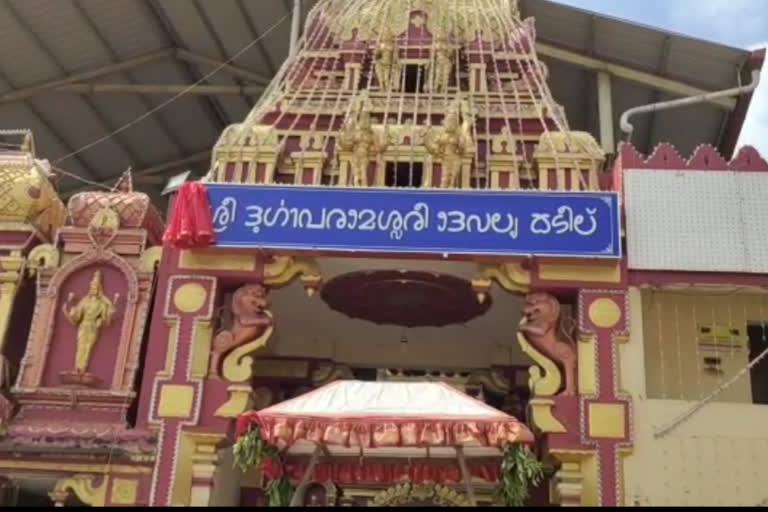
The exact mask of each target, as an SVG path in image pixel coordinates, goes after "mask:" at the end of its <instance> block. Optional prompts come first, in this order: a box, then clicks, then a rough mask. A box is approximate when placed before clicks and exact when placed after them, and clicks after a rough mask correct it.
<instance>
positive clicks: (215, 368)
mask: <svg viewBox="0 0 768 512" xmlns="http://www.w3.org/2000/svg"><path fill="white" fill-rule="evenodd" d="M268 307H269V302H268V301H267V290H266V289H265V288H264V286H262V285H260V284H252V285H246V286H243V287H242V288H240V289H238V290H237V291H236V292H235V294H234V295H233V296H232V313H233V315H234V321H233V325H232V327H231V328H230V329H229V330H226V331H222V332H220V333H219V334H217V335H216V338H215V339H214V341H213V351H212V353H211V363H210V374H211V375H214V376H219V375H221V374H222V373H223V374H224V376H225V378H227V379H228V380H230V381H231V382H243V381H245V380H247V379H248V377H250V374H251V371H250V366H251V363H252V362H253V361H252V359H251V358H250V357H248V355H247V354H249V353H253V352H255V351H257V350H259V349H260V348H262V347H263V346H264V345H266V343H267V341H268V340H269V338H270V337H271V335H272V330H273V322H272V315H271V313H270V312H269V310H268V309H267V308H268ZM241 349H247V350H248V352H247V353H244V350H241ZM222 361H223V362H224V364H223V366H224V367H223V368H220V365H221V362H222ZM246 366H247V367H248V371H242V369H241V367H242V368H244V367H246ZM243 377H245V378H243Z"/></svg>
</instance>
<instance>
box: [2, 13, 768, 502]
mask: <svg viewBox="0 0 768 512" xmlns="http://www.w3.org/2000/svg"><path fill="white" fill-rule="evenodd" d="M357 3H359V4H360V6H361V7H364V9H362V10H361V11H360V12H350V11H349V10H348V8H345V7H344V6H343V4H344V2H338V1H333V0H329V1H326V2H324V3H321V7H320V8H318V9H317V10H316V11H313V12H314V16H311V17H310V20H309V21H308V27H307V34H308V35H307V36H305V38H304V42H303V46H302V47H301V48H300V49H299V51H298V52H297V54H296V55H295V56H294V57H292V58H291V59H290V60H289V61H288V63H287V64H286V66H284V68H283V70H282V71H281V73H280V74H279V75H278V77H277V78H276V80H275V83H274V85H273V87H272V88H271V89H270V90H269V91H267V93H266V94H265V96H264V99H263V100H262V101H261V102H260V103H259V105H257V106H256V107H255V108H254V111H253V112H252V114H251V115H250V116H249V118H248V119H246V120H245V121H244V123H242V124H239V125H235V126H232V127H230V128H228V129H227V130H226V131H225V132H224V134H223V135H222V137H221V139H220V141H219V143H218V144H217V146H216V148H215V149H214V158H213V162H212V166H211V172H210V174H209V175H208V177H207V178H206V179H205V180H203V183H202V185H203V186H205V185H206V184H210V183H236V184H241V185H243V186H248V185H259V184H283V185H289V186H296V187H302V186H306V185H313V186H328V187H390V188H398V187H410V188H424V189H432V188H444V189H451V190H458V191H462V192H466V193H467V194H472V193H473V191H477V190H478V189H492V190H496V191H505V190H506V191H515V190H519V189H527V190H529V191H530V193H532V194H535V193H537V191H539V192H542V191H546V192H551V191H560V192H565V191H568V192H571V193H576V194H578V193H589V192H596V191H607V192H616V193H618V194H619V195H621V194H623V192H624V186H625V185H624V177H625V176H626V175H627V173H629V172H631V171H636V170H642V171H644V172H660V173H664V172H665V170H685V171H686V172H694V171H700V172H702V173H704V172H733V173H757V172H763V171H766V170H768V165H767V164H766V162H765V161H764V160H763V159H762V158H761V157H760V156H759V155H758V154H757V152H756V151H754V150H752V149H750V148H745V149H743V150H742V152H741V153H740V154H739V155H738V156H737V158H735V159H734V160H733V161H731V162H726V161H725V160H724V159H723V158H722V157H721V156H720V155H718V154H717V152H716V151H715V150H714V149H712V148H710V147H708V146H702V147H700V148H699V149H698V150H697V151H696V153H695V154H694V155H693V156H692V157H691V159H690V160H688V161H685V160H683V159H682V158H680V157H679V156H678V155H677V153H676V152H675V150H674V148H672V147H670V146H668V145H661V146H660V147H659V148H657V150H656V152H655V153H654V154H653V155H651V156H649V157H647V158H646V157H644V156H641V155H639V154H638V153H637V152H636V151H635V150H634V149H633V148H632V147H631V146H629V145H624V146H622V147H621V148H620V150H619V155H618V158H617V159H616V161H615V164H614V165H613V166H612V167H611V168H610V169H608V170H603V168H602V167H603V161H604V155H603V154H602V151H601V150H600V148H599V146H598V145H597V144H596V143H595V141H594V140H593V139H592V137H591V136H590V135H588V134H584V133H578V132H571V131H570V130H568V128H567V122H566V121H565V120H564V118H563V115H562V110H561V109H560V108H559V107H558V106H557V105H556V104H555V103H554V101H553V100H552V98H551V94H550V93H549V90H548V87H547V83H546V80H547V72H546V68H545V67H544V66H543V64H541V63H540V62H539V61H538V60H537V59H536V56H535V50H534V47H533V44H532V43H533V41H534V40H535V30H534V28H533V22H532V21H530V20H529V21H525V22H523V21H521V20H519V19H518V18H517V16H516V11H515V10H514V9H512V8H511V7H510V8H509V9H508V10H505V11H504V14H501V11H499V10H498V9H497V7H496V4H500V3H501V2H486V3H482V2H481V4H482V5H483V6H484V7H483V9H482V10H481V13H480V15H481V17H477V16H479V15H477V14H471V13H469V12H466V10H465V9H462V8H461V7H460V4H456V3H454V2H445V4H440V5H437V4H436V3H435V2H429V1H427V0H424V1H417V0H413V2H412V6H411V8H410V9H407V8H404V4H403V2H399V1H394V0H393V1H390V2H381V4H379V2H367V1H366V2H357ZM406 3H407V2H406ZM486 4H487V5H486ZM510 5H511V4H510ZM387 9H390V10H391V12H383V11H386V10H387ZM377 10H379V11H382V10H383V11H382V12H378V14H377ZM387 14H388V15H389V17H387V16H384V15H387ZM382 16H383V17H382ZM381 19H387V20H388V21H387V22H386V23H382V22H381ZM355 20H356V21H355ZM484 20H485V22H486V23H484ZM486 24H487V28H485V29H481V28H480V26H481V25H486ZM21 136H22V139H23V140H22V144H20V149H19V150H18V151H5V152H2V153H0V187H1V188H0V191H2V196H3V197H4V202H3V203H1V204H0V240H1V241H2V242H1V243H0V270H1V272H0V340H2V355H3V367H2V371H3V376H4V378H3V379H2V384H3V388H2V396H0V402H1V405H2V408H1V411H2V417H1V418H0V420H1V421H2V429H3V430H2V438H1V439H0V475H2V476H3V486H2V489H3V492H4V495H3V498H4V499H5V500H7V502H8V503H19V504H21V503H43V502H46V503H49V504H50V503H51V502H53V503H54V504H56V505H60V506H63V505H77V504H87V505H92V506H106V505H121V506H169V505H173V506H184V505H187V506H188V505H193V506H214V505H230V506H237V505H246V506H247V505H257V504H263V503H264V502H265V501H264V489H263V487H264V481H263V478H262V475H260V474H259V473H258V472H255V471H252V472H250V473H247V474H242V473H241V472H240V471H239V470H237V469H235V468H234V467H233V463H232V461H233V458H232V445H233V442H234V441H235V439H234V438H233V436H234V428H235V421H236V419H237V417H238V416H239V415H240V414H242V413H243V412H245V411H247V410H249V409H253V408H257V409H258V408H262V407H266V406H268V405H271V404H274V403H277V402H280V401H282V400H285V399H288V398H291V397H293V396H297V395H299V394H302V393H304V392H306V391H309V390H311V389H314V388H317V387H320V386H322V385H324V384H327V383H329V382H332V381H334V380H338V379H351V378H355V379H361V380H366V379H376V380H396V381H397V380H399V381H403V380H418V379H422V380H423V379H429V380H441V381H444V382H448V383H450V384H451V385H453V386H456V387H458V388H460V389H462V390H464V391H466V392H468V393H470V394H473V396H476V397H478V398H479V399H482V400H485V401H487V402H488V403H490V404H493V405H494V406H497V407H499V408H501V409H503V410H505V411H507V412H510V413H512V414H514V415H515V416H517V417H518V418H521V419H525V420H526V422H527V423H528V424H529V425H530V426H531V427H532V428H533V429H534V430H535V432H536V434H537V446H536V451H537V453H538V454H539V455H540V456H541V457H542V458H545V459H546V460H547V461H549V462H550V471H549V473H548V475H547V482H548V485H547V486H542V488H541V489H540V492H538V493H535V496H534V498H533V502H535V503H537V504H547V503H550V504H557V505H563V506H566V505H580V504H581V505H606V506H611V505H622V504H627V503H628V501H629V498H628V497H627V494H628V493H627V488H626V485H625V483H624V468H625V463H626V459H627V458H628V457H630V456H631V455H632V453H633V449H634V427H633V425H634V424H633V391H632V390H631V389H629V388H628V386H626V385H625V383H624V381H623V380H622V379H623V378H625V376H626V375H625V374H628V373H629V372H627V371H625V370H624V369H625V366H623V365H624V364H626V363H625V362H623V361H622V360H621V357H620V354H621V353H622V351H623V350H624V349H622V347H623V346H625V345H626V344H627V343H628V342H629V341H630V334H631V333H632V332H634V331H633V330H634V329H639V328H640V326H638V325H631V324H630V319H631V318H634V316H633V313H632V308H631V288H632V287H642V286H643V285H644V284H646V283H647V282H650V281H652V280H658V279H662V280H663V279H667V278H669V275H670V274H667V273H664V272H661V273H657V274H653V273H648V272H635V271H633V270H632V269H630V268H629V263H628V259H627V257H626V256H624V257H617V258H608V259H584V258H567V257H547V256H537V255H525V256H509V257H489V256H480V255H478V256H476V257H472V256H466V255H465V256H463V257H460V258H456V259H455V260H454V259H452V258H448V261H446V258H444V257H443V255H431V256H430V255H421V256H420V257H413V256H412V255H408V256H407V257H406V255H403V254H398V253H397V252H396V251H395V252H391V251H390V252H382V253H380V254H376V253H368V254H366V255H365V256H364V257H362V256H351V257H350V255H339V254H336V253H333V252H332V251H289V250H269V249H268V248H263V247H251V248H245V249H237V250H236V249H231V248H225V247H220V246H217V245H216V244H215V240H213V241H210V240H209V241H208V242H209V243H207V244H206V243H203V242H201V241H200V240H197V241H195V240H192V241H191V242H190V239H195V238H196V237H200V236H201V234H208V235H211V234H212V233H200V232H190V233H187V235H188V236H187V238H188V239H187V243H186V244H180V243H179V239H178V238H177V239H172V240H169V239H168V237H166V243H165V244H164V243H163V233H164V231H165V229H166V226H165V221H164V216H163V215H161V213H160V212H158V211H157V210H156V209H155V208H154V207H153V206H152V204H151V203H150V201H149V199H148V197H147V196H146V195H144V194H142V193H138V192H135V191H133V188H132V184H131V178H130V175H126V176H125V177H124V178H123V179H121V181H120V182H119V183H118V184H117V186H116V187H115V189H114V190H113V191H112V192H85V193H81V194H78V195H76V196H74V197H73V198H72V199H71V200H70V201H69V203H68V205H67V206H65V205H64V204H63V203H62V202H61V200H60V199H59V197H58V196H57V194H56V191H55V189H54V188H53V186H52V185H51V184H50V182H49V180H48V177H47V176H48V170H47V168H46V164H45V162H44V161H41V160H39V159H37V157H36V155H35V151H34V144H33V142H32V137H31V135H30V134H21ZM177 199H178V198H172V199H171V212H169V215H168V217H169V222H170V224H171V225H174V223H178V222H180V221H179V216H182V217H183V216H184V214H183V212H180V208H175V207H174V206H178V203H177V204H176V205H174V202H175V201H176V200H177ZM190 204H191V203H190ZM203 204H204V203H203ZM212 213H215V212H212ZM172 214H173V215H176V217H173V215H172ZM192 217H194V215H192V216H191V217H190V215H189V212H187V214H186V218H192ZM202 217H205V215H203V216H202ZM624 217H625V216H624V215H623V216H622V219H623V220H625V218H624ZM193 231H194V230H193ZM178 234H179V233H178V232H177V233H176V235H178ZM210 242H213V243H210ZM182 245H183V247H182ZM393 272H394V273H395V274H397V275H396V276H395V278H393V277H392V273H393ZM675 275H676V276H677V277H674V279H677V280H680V279H682V280H685V279H693V278H692V277H690V276H689V277H685V276H682V275H681V274H679V273H678V274H675ZM723 279H726V280H727V279H728V278H727V277H724V278H723ZM297 290H298V291H302V290H303V292H306V293H303V292H302V293H297ZM307 296H308V297H307ZM526 296H527V299H525V297H526ZM413 297H421V298H424V297H427V298H428V299H429V300H421V301H415V302H412V303H410V304H411V306H413V305H414V304H417V305H418V307H416V308H414V307H408V306H407V304H409V303H408V301H409V300H413ZM403 304H406V306H404V305H403ZM446 304H449V305H450V306H451V307H445V306H446ZM483 304H484V305H483ZM457 308H458V310H459V311H462V312H469V316H470V317H472V316H474V317H479V318H483V317H488V315H491V312H492V311H493V310H494V309H496V310H497V311H499V310H501V313H500V316H495V317H489V318H490V320H488V324H487V325H486V324H482V323H467V325H466V326H459V327H457V326H455V325H452V324H453V323H454V322H453V320H454V319H453V318H451V317H450V316H451V315H456V311H457ZM527 308H531V309H530V310H528V309H527ZM331 309H333V310H334V311H335V312H337V313H347V316H344V317H343V316H334V315H335V313H334V314H332V313H331ZM353 311H354V315H352V313H351V312H353ZM523 315H527V316H528V318H529V320H531V321H533V322H536V324H537V325H541V326H542V328H543V329H544V331H552V329H553V328H554V327H555V326H566V327H564V328H563V329H562V330H563V332H566V335H565V336H561V335H560V334H557V335H554V336H553V337H551V339H549V338H547V339H541V338H536V337H533V336H530V335H526V333H525V332H522V331H518V323H519V321H520V319H521V318H522V316H523ZM350 316H353V318H354V322H353V321H352V320H349V318H348V317H350ZM459 316H461V315H459ZM393 317H395V318H400V319H401V322H400V324H397V321H395V322H394V323H395V324H396V325H398V327H403V326H405V327H403V329H402V330H397V331H396V332H395V336H396V337H397V338H398V339H399V343H398V342H397V341H396V342H395V343H394V345H386V346H384V347H383V348H379V345H380V344H379V345H377V344H376V342H375V340H376V339H378V338H376V337H377V336H382V337H386V336H389V335H390V334H392V332H391V331H387V332H386V333H384V334H381V332H383V331H380V330H379V331H374V330H372V329H378V328H379V326H380V325H381V324H385V323H387V322H386V321H385V320H383V319H384V318H386V319H389V320H391V319H392V318H393ZM363 321H367V322H366V323H365V324H363V323H360V322H363ZM478 322H480V321H479V320H478ZM412 325H415V326H417V328H414V329H413V330H410V326H412ZM371 326H373V327H371ZM438 326H439V327H438ZM419 328H423V329H425V330H419ZM333 329H335V330H334V331H333V332H332V333H331V334H328V333H327V332H326V331H329V330H333ZM430 329H431V330H430ZM345 333H346V336H345ZM494 336H501V337H504V338H506V339H508V340H511V344H512V348H511V349H509V348H502V350H501V352H499V351H497V350H496V349H497V348H498V347H496V345H498V343H496V342H494V343H495V345H494V344H492V343H490V342H489V344H488V346H487V347H486V346H485V345H483V342H482V341H480V340H481V339H484V338H486V337H487V338H492V337H494ZM568 338H570V340H571V341H570V342H569V340H568ZM331 339H332V342H331V341H328V340H331ZM326 342H327V343H328V347H331V348H327V347H326V348H323V347H325V346H326V345H324V344H325V343H326ZM366 343H368V345H367V346H366ZM494 347H495V348H494ZM486 349H487V350H486ZM481 352H482V354H481ZM486 352H487V354H486ZM500 354H501V355H500ZM532 362H533V366H531V364H532ZM529 366H530V369H529ZM356 464H359V466H356V467H357V468H358V469H354V468H353V469H349V468H348V470H345V471H336V472H333V471H326V472H322V475H321V474H320V473H318V474H317V481H316V482H315V484H317V486H318V489H322V492H321V494H322V500H323V502H324V503H327V504H331V505H344V504H354V503H357V504H365V503H368V502H377V503H378V502H381V497H380V496H383V495H384V494H385V493H387V492H388V491H389V490H390V489H391V488H393V487H394V486H396V485H397V483H398V482H397V481H393V480H392V472H391V471H389V472H388V471H386V470H382V469H381V466H380V465H378V466H377V465H376V464H374V463H372V462H371V463H370V466H367V464H369V463H368V462H366V461H357V462H356ZM387 475H389V476H387ZM495 484H496V482H494V481H492V480H489V481H483V479H482V478H479V481H478V485H479V488H480V489H481V491H480V494H481V495H482V489H486V490H487V491H488V495H489V496H490V494H492V489H493V486H494V485H495ZM484 486H485V487H484ZM457 488H459V489H460V488H461V485H460V484H459V483H457ZM41 489H42V491H41ZM377 496H378V498H377ZM312 499H313V500H315V501H313V503H316V502H317V499H318V498H317V496H314V497H313V498H312ZM36 500H37V501H36ZM377 500H378V501H377Z"/></svg>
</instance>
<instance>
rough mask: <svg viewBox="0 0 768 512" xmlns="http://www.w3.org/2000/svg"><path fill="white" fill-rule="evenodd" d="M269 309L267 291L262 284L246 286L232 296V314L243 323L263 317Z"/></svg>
mask: <svg viewBox="0 0 768 512" xmlns="http://www.w3.org/2000/svg"><path fill="white" fill-rule="evenodd" d="M268 307H269V301H268V300H267V289H266V288H265V287H264V286H263V285H260V284H248V285H245V286H243V287H242V288H240V289H238V290H237V291H236V292H235V294H234V295H233V296H232V313H234V314H235V316H236V317H238V318H240V320H241V322H243V323H248V322H247V320H248V319H258V318H261V317H263V316H264V315H265V311H266V309H267V308H268Z"/></svg>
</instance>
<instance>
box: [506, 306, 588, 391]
mask: <svg viewBox="0 0 768 512" xmlns="http://www.w3.org/2000/svg"><path fill="white" fill-rule="evenodd" d="M523 315H524V318H523V321H522V322H521V324H520V327H519V331H520V333H521V336H520V338H521V340H524V341H525V342H527V343H525V345H527V346H525V345H524V346H523V350H524V351H525V352H526V353H528V355H530V356H531V357H532V358H533V359H534V360H535V361H537V362H539V363H540V364H542V365H543V368H544V369H545V371H546V374H545V375H544V376H541V375H540V374H539V372H538V369H536V368H532V370H531V379H532V381H533V388H532V390H533V391H534V393H535V395H536V396H552V395H554V394H556V393H557V391H558V390H559V387H560V372H559V371H558V369H557V367H555V368H553V367H552V364H550V363H555V364H556V365H557V366H558V367H559V368H561V369H562V371H563V372H564V373H565V388H564V389H563V391H562V394H563V395H564V396H571V395H574V394H575V393H576V362H577V359H576V350H575V348H574V347H573V345H571V344H569V343H567V342H563V341H561V340H560V339H559V338H560V333H559V332H558V331H559V329H560V328H561V319H560V303H559V302H558V301H557V299H555V298H554V297H552V296H551V295H548V294H546V293H532V294H530V295H528V296H527V297H526V304H525V307H524V309H523ZM547 361H548V362H547Z"/></svg>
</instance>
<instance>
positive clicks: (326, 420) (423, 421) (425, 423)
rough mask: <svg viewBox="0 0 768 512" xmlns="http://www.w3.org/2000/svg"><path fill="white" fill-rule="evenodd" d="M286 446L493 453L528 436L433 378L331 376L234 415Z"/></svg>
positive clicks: (352, 451) (379, 452) (407, 453)
mask: <svg viewBox="0 0 768 512" xmlns="http://www.w3.org/2000/svg"><path fill="white" fill-rule="evenodd" d="M253 423H258V424H259V427H260V430H261V435H262V437H263V438H264V439H266V440H267V441H269V442H271V443H273V444H276V445H278V446H284V447H288V448H289V453H295V454H298V453H311V452H312V451H314V449H315V446H317V445H319V446H321V447H322V448H323V449H324V450H326V451H327V452H329V453H331V454H333V455H340V456H343V455H361V454H362V455H366V456H374V457H396V456H404V457H420V456H429V457H441V456H449V457H455V447H456V446H462V447H463V448H464V450H465V452H466V454H467V456H473V457H487V456H490V457H494V456H499V455H500V453H501V452H500V448H502V447H503V446H504V445H505V444H507V443H512V442H532V441H533V435H532V434H531V432H530V430H528V428H527V427H526V426H525V425H523V424H522V423H520V422H519V421H518V420H517V419H515V418H514V417H512V416H510V415H508V414H505V413H503V412H501V411H499V410H497V409H494V408H492V407H490V406H488V405H486V404H485V403H483V402H480V401H479V400H475V399H474V398H472V397H470V396H468V395H466V394H465V393H462V392H461V391H459V390H457V389H454V388H452V387H450V386H448V385H447V384H443V383H437V382H360V381H337V382H333V383H331V384H328V385H327V386H324V387H322V388H319V389H316V390H314V391H311V392H309V393H307V394H305V395H302V396H299V397H297V398H294V399H292V400H288V401H286V402H283V403H281V404H277V405H275V406H272V407H269V408H267V409H263V410H261V411H256V412H250V413H246V414H244V415H243V416H241V418H240V422H239V424H238V432H239V433H242V432H244V431H247V430H248V428H249V425H251V424H253Z"/></svg>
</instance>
